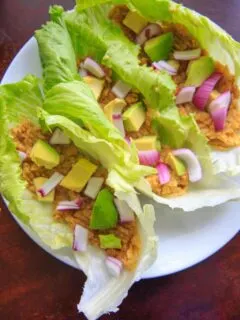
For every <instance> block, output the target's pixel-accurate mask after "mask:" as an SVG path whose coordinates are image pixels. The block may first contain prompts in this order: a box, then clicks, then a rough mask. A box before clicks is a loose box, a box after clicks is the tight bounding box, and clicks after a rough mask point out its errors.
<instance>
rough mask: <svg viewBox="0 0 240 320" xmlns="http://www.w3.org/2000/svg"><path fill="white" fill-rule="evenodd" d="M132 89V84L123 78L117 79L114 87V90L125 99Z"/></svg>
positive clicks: (119, 96)
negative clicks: (123, 80)
mask: <svg viewBox="0 0 240 320" xmlns="http://www.w3.org/2000/svg"><path fill="white" fill-rule="evenodd" d="M131 89H132V87H131V86H129V85H128V84H126V83H124V82H122V81H121V80H119V81H117V82H116V83H115V85H114V86H113V87H112V92H113V93H114V94H115V95H116V96H117V97H118V98H120V99H124V98H125V97H126V96H127V95H128V93H129V92H130V90H131Z"/></svg>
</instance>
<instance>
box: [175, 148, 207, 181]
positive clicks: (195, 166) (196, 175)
mask: <svg viewBox="0 0 240 320" xmlns="http://www.w3.org/2000/svg"><path fill="white" fill-rule="evenodd" d="M173 155H174V156H176V157H178V158H180V159H181V160H182V161H183V162H184V163H185V164H186V165H187V167H188V175H189V180H190V181H191V182H197V181H199V180H201V179H202V167H201V164H200V162H199V160H198V158H197V157H196V155H195V154H194V153H193V152H192V151H191V150H189V149H178V150H174V151H173Z"/></svg>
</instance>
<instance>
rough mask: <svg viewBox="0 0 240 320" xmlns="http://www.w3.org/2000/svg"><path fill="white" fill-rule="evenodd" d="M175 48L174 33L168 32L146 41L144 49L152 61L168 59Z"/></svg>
mask: <svg viewBox="0 0 240 320" xmlns="http://www.w3.org/2000/svg"><path fill="white" fill-rule="evenodd" d="M172 48H173V34H172V32H168V33H165V34H162V35H160V36H158V37H155V38H152V39H150V40H148V41H146V42H145V46H144V51H145V52H146V54H147V55H148V56H149V58H150V59H151V60H152V61H159V60H167V59H168V57H169V54H170V52H171V51H172Z"/></svg>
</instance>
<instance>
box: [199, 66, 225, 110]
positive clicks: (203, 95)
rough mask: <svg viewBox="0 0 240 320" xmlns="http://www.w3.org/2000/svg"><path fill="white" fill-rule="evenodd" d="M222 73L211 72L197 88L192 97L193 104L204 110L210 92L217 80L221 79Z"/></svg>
mask: <svg viewBox="0 0 240 320" xmlns="http://www.w3.org/2000/svg"><path fill="white" fill-rule="evenodd" d="M221 77H222V74H221V73H218V72H215V73H213V74H212V75H211V76H210V77H209V78H208V79H207V80H206V81H204V82H203V84H202V85H201V86H200V87H199V88H198V89H197V91H196V93H195V95H194V97H193V104H194V105H195V106H196V107H197V108H198V109H200V110H204V109H205V107H206V105H207V102H208V100H209V97H210V94H211V92H212V91H213V89H214V88H215V86H216V84H217V83H218V81H219V80H220V79H221Z"/></svg>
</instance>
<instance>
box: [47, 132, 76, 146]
mask: <svg viewBox="0 0 240 320" xmlns="http://www.w3.org/2000/svg"><path fill="white" fill-rule="evenodd" d="M70 142H71V141H70V139H69V137H67V136H66V135H65V134H64V132H62V130H60V129H58V128H57V129H56V130H55V131H54V132H53V135H52V136H51V139H50V140H49V143H50V144H52V145H54V144H70Z"/></svg>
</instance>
